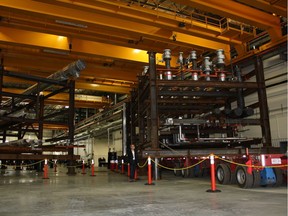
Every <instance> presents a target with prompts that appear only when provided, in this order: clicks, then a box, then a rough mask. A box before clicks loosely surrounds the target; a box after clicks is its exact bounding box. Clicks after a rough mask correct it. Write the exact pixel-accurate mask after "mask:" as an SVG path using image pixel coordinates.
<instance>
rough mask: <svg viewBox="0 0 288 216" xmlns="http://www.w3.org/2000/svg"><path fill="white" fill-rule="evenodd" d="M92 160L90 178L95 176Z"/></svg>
mask: <svg viewBox="0 0 288 216" xmlns="http://www.w3.org/2000/svg"><path fill="white" fill-rule="evenodd" d="M94 172H95V168H94V160H93V159H92V161H91V176H95V173H94Z"/></svg>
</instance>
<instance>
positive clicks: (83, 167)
mask: <svg viewBox="0 0 288 216" xmlns="http://www.w3.org/2000/svg"><path fill="white" fill-rule="evenodd" d="M81 174H82V175H85V174H86V172H85V161H84V160H83V161H82V173H81Z"/></svg>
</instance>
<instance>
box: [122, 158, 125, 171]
mask: <svg viewBox="0 0 288 216" xmlns="http://www.w3.org/2000/svg"><path fill="white" fill-rule="evenodd" d="M124 173H125V169H124V160H123V159H122V162H121V174H124Z"/></svg>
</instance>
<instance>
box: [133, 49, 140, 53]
mask: <svg viewBox="0 0 288 216" xmlns="http://www.w3.org/2000/svg"><path fill="white" fill-rule="evenodd" d="M133 52H134V53H140V52H141V50H139V49H134V50H133Z"/></svg>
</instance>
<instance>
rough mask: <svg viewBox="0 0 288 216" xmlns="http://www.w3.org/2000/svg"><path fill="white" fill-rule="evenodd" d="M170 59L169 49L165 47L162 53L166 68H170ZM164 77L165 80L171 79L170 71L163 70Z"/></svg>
mask: <svg viewBox="0 0 288 216" xmlns="http://www.w3.org/2000/svg"><path fill="white" fill-rule="evenodd" d="M170 60H171V50H170V49H165V50H164V53H163V61H164V62H165V66H166V69H170V68H171V66H170ZM165 79H166V80H172V73H171V71H169V70H167V71H166V72H165Z"/></svg>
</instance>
